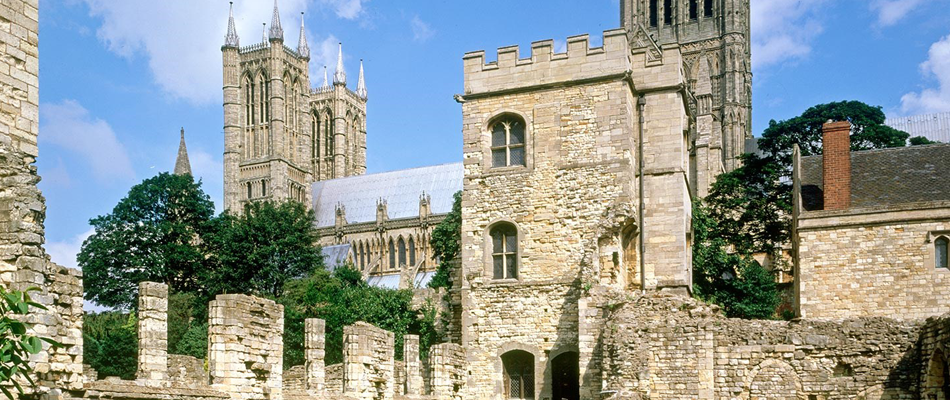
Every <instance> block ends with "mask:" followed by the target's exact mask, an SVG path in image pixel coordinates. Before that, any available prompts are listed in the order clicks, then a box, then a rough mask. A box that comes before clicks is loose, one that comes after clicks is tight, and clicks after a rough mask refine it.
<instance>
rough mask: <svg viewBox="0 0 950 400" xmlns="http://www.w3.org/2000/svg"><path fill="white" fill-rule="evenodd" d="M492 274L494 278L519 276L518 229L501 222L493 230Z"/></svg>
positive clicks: (514, 277) (515, 277)
mask: <svg viewBox="0 0 950 400" xmlns="http://www.w3.org/2000/svg"><path fill="white" fill-rule="evenodd" d="M491 241H492V251H491V257H492V270H493V274H492V276H493V277H494V279H517V278H518V230H517V229H515V227H514V225H511V224H508V223H501V224H498V225H496V226H495V227H494V228H492V230H491Z"/></svg>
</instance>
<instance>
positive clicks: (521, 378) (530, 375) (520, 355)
mask: <svg viewBox="0 0 950 400" xmlns="http://www.w3.org/2000/svg"><path fill="white" fill-rule="evenodd" d="M501 362H502V364H503V366H504V369H505V371H504V374H505V398H506V399H533V398H534V356H533V355H531V353H528V352H526V351H522V350H512V351H509V352H507V353H505V354H502V356H501Z"/></svg>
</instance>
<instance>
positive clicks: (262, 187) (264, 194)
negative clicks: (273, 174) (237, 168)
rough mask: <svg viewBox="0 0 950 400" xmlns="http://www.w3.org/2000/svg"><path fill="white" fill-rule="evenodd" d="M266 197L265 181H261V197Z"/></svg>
mask: <svg viewBox="0 0 950 400" xmlns="http://www.w3.org/2000/svg"><path fill="white" fill-rule="evenodd" d="M264 196H267V181H261V197H264Z"/></svg>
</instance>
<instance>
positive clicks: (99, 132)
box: [40, 100, 135, 182]
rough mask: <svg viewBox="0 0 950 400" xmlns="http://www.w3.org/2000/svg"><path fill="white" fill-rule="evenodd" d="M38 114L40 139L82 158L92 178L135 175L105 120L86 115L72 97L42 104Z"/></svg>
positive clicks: (125, 152)
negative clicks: (90, 170)
mask: <svg viewBox="0 0 950 400" xmlns="http://www.w3.org/2000/svg"><path fill="white" fill-rule="evenodd" d="M40 115H42V118H41V119H40V125H41V126H40V130H41V131H42V132H43V134H42V135H40V140H41V141H47V142H49V143H50V144H53V145H56V146H60V147H62V148H64V149H66V150H68V151H70V152H72V153H74V154H77V155H79V156H81V157H82V158H84V159H85V162H86V163H87V164H88V165H89V167H90V168H91V169H92V173H93V175H94V176H95V177H96V179H98V180H100V181H103V182H109V181H114V180H117V179H134V178H135V171H134V170H133V169H132V162H131V161H130V159H129V155H128V152H127V151H126V149H125V146H124V145H122V143H121V142H119V140H118V139H117V138H116V135H115V132H113V131H112V127H111V126H109V123H108V122H106V121H103V120H101V119H99V118H94V117H93V116H91V115H89V111H88V110H86V109H85V108H83V106H82V105H80V104H79V103H77V102H76V101H74V100H64V101H63V102H62V103H59V104H49V103H47V104H42V105H40Z"/></svg>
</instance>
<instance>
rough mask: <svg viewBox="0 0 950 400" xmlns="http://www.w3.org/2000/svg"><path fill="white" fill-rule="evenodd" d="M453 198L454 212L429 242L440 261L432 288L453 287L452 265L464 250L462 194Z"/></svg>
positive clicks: (447, 216)
mask: <svg viewBox="0 0 950 400" xmlns="http://www.w3.org/2000/svg"><path fill="white" fill-rule="evenodd" d="M453 197H454V201H453V202H452V211H450V212H449V213H448V214H447V215H446V216H445V219H443V220H442V222H440V223H439V225H438V226H436V227H435V229H433V230H432V238H431V239H430V240H429V245H430V246H432V254H434V255H435V257H436V259H438V260H439V261H440V262H439V268H438V270H436V273H435V276H433V277H432V280H430V281H429V287H431V288H440V287H444V288H448V287H451V282H449V275H450V272H451V271H450V269H451V265H452V264H451V263H452V261H453V260H455V258H456V257H458V256H459V252H460V250H461V248H462V192H461V191H458V192H455V195H454V196H453Z"/></svg>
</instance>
